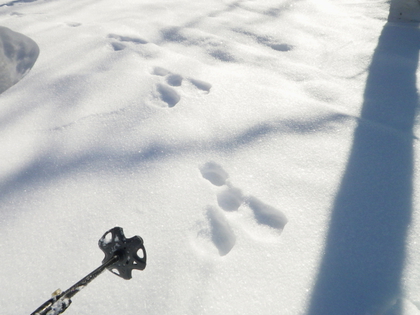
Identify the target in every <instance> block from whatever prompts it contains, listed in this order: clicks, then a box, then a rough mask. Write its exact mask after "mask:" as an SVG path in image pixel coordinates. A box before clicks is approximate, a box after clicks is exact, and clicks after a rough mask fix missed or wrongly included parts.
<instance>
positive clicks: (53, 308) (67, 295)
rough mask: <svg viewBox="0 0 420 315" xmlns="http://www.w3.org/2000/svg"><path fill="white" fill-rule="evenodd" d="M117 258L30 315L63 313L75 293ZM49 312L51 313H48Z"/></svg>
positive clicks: (117, 257)
mask: <svg viewBox="0 0 420 315" xmlns="http://www.w3.org/2000/svg"><path fill="white" fill-rule="evenodd" d="M119 259H120V258H119V256H118V255H115V256H113V257H112V258H111V259H109V260H108V261H107V262H105V263H103V264H102V265H101V266H99V267H98V268H96V269H95V270H94V271H92V272H91V273H89V274H88V275H87V276H86V277H84V278H83V279H81V280H80V281H78V282H77V283H75V284H74V285H72V286H71V287H70V288H68V289H67V290H66V291H64V292H62V293H59V294H58V295H56V296H54V297H52V298H51V299H49V300H48V301H46V302H45V303H44V304H42V305H41V306H40V307H38V308H37V309H36V310H35V312H33V313H32V314H31V315H47V314H51V315H56V314H60V313H62V312H64V311H65V310H66V309H67V307H68V306H69V305H70V303H71V300H70V299H71V298H72V297H73V296H75V295H76V293H77V292H79V291H80V290H82V289H83V288H84V287H85V286H87V285H88V284H89V283H90V282H91V281H92V280H93V279H95V278H96V277H97V276H99V275H100V274H101V273H102V272H103V271H104V270H105V269H106V268H107V267H109V266H111V265H112V264H114V263H116V262H117V261H118V260H119ZM49 312H51V313H49Z"/></svg>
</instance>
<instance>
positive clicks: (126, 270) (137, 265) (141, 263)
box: [31, 227, 146, 315]
mask: <svg viewBox="0 0 420 315" xmlns="http://www.w3.org/2000/svg"><path fill="white" fill-rule="evenodd" d="M98 245H99V248H100V249H101V250H102V251H103V252H104V254H105V258H104V259H103V261H102V264H101V265H100V266H99V267H98V268H96V269H95V270H94V271H92V272H91V273H89V274H88V275H87V276H85V277H84V278H83V279H81V280H80V281H78V282H77V283H75V284H74V285H72V286H71V287H70V288H69V289H67V290H66V291H64V292H62V291H61V290H57V291H55V292H54V293H53V296H52V298H51V299H49V300H48V301H46V302H45V303H44V304H42V305H41V306H40V307H38V308H37V309H36V311H35V312H33V313H31V315H58V314H61V313H63V312H64V311H65V310H66V309H67V308H68V307H69V306H70V304H71V302H72V301H71V298H72V297H73V296H74V295H75V294H76V293H77V292H79V291H80V290H82V289H83V288H84V287H85V286H87V285H88V284H89V283H90V282H91V281H92V280H93V279H95V278H96V277H97V276H99V275H100V274H101V273H102V272H103V271H104V270H105V269H108V270H109V271H111V272H112V273H113V274H115V275H117V276H119V277H121V278H123V279H127V280H128V279H131V272H132V271H133V269H138V270H144V268H146V249H145V248H144V245H143V239H142V238H141V237H140V236H134V237H131V238H128V239H127V238H126V237H125V236H124V233H123V229H122V228H120V227H114V228H113V229H111V230H109V231H107V232H106V233H105V234H104V235H103V236H102V237H101V238H100V240H99V242H98Z"/></svg>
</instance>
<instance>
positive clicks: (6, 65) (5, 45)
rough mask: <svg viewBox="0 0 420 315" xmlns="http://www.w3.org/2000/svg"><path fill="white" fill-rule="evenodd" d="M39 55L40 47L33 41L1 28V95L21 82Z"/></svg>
mask: <svg viewBox="0 0 420 315" xmlns="http://www.w3.org/2000/svg"><path fill="white" fill-rule="evenodd" d="M38 55H39V47H38V45H37V44H36V43H35V42H34V41H33V40H32V39H30V38H29V37H27V36H25V35H23V34H20V33H16V32H14V31H12V30H10V29H8V28H6V27H3V26H0V93H3V92H4V91H6V90H7V89H8V88H10V87H11V86H12V85H14V84H16V83H17V82H18V81H20V80H21V79H22V78H23V77H24V76H25V74H27V73H28V71H29V70H30V69H31V68H32V67H33V65H34V64H35V61H36V59H37V58H38Z"/></svg>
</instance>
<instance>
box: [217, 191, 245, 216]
mask: <svg viewBox="0 0 420 315" xmlns="http://www.w3.org/2000/svg"><path fill="white" fill-rule="evenodd" d="M243 200H244V198H243V195H242V192H241V190H239V189H238V188H235V187H227V188H226V189H225V190H223V191H221V192H220V193H218V194H217V203H218V205H219V207H220V208H222V209H223V210H225V211H236V210H238V209H239V207H240V206H241V204H242V202H243Z"/></svg>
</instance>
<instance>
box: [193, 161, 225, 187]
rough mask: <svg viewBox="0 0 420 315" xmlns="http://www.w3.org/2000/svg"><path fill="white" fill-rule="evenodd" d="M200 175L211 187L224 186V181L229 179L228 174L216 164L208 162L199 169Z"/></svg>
mask: <svg viewBox="0 0 420 315" xmlns="http://www.w3.org/2000/svg"><path fill="white" fill-rule="evenodd" d="M200 172H201V175H203V177H204V178H205V179H207V180H209V181H210V183H212V184H213V185H216V186H223V185H226V180H227V179H228V178H229V175H228V173H227V172H226V171H225V170H224V169H223V168H222V167H221V166H220V165H219V164H217V163H215V162H213V161H210V162H207V163H206V164H204V165H203V166H202V167H200Z"/></svg>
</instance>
